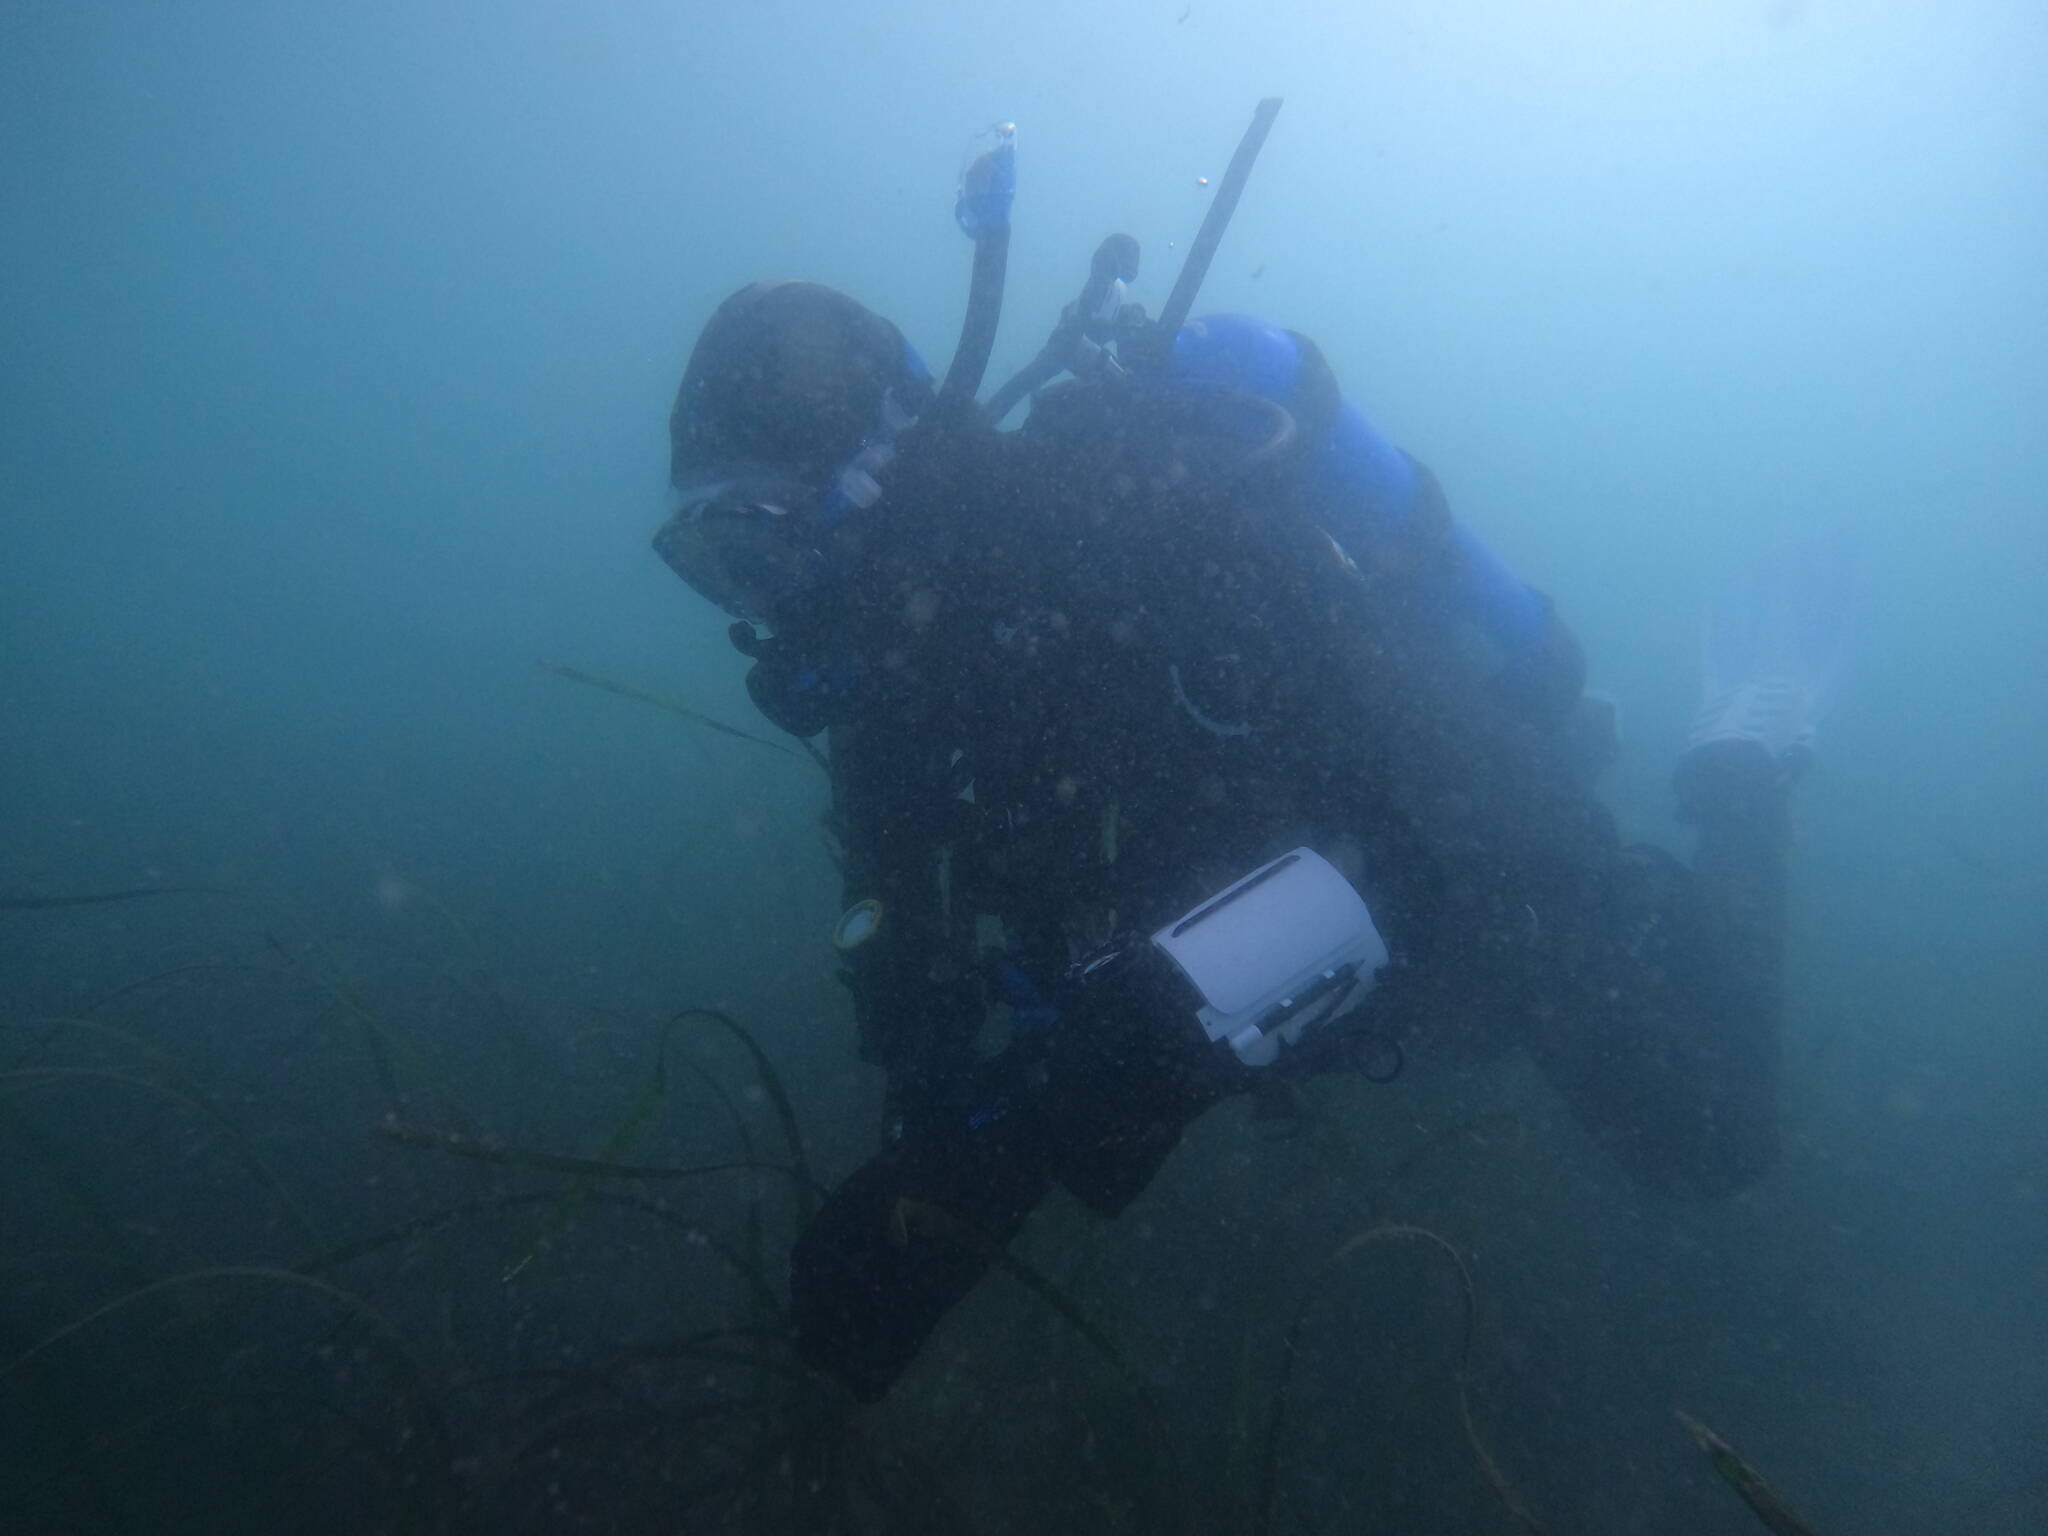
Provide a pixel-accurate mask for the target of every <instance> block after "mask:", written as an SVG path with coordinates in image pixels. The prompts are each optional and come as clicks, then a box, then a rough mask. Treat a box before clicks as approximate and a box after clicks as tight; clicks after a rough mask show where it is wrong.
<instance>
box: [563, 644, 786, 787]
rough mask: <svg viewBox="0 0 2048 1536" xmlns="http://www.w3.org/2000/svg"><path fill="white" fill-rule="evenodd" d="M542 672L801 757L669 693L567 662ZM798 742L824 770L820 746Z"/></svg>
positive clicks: (707, 728)
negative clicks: (818, 747) (691, 705)
mask: <svg viewBox="0 0 2048 1536" xmlns="http://www.w3.org/2000/svg"><path fill="white" fill-rule="evenodd" d="M540 669H541V670H542V671H543V672H551V673H553V674H554V675H555V676H556V677H559V678H563V679H566V680H567V681H569V682H572V683H581V684H582V685H583V686H584V687H586V688H595V689H597V690H599V691H600V692H602V693H609V694H615V695H617V696H618V697H619V698H622V699H631V700H633V701H634V702H635V703H636V704H650V705H652V706H653V707H654V708H656V709H658V710H660V711H662V712H663V713H664V714H670V715H674V716H675V717H676V718H677V719H679V720H687V721H689V722H690V724H692V725H701V726H702V727H703V728H704V729H705V730H707V731H716V732H717V733H718V734H719V735H721V736H730V737H732V738H733V739H734V740H737V741H746V742H752V743H753V744H754V745H755V746H757V747H766V748H767V749H768V750H769V751H771V752H781V753H783V754H785V755H787V756H789V757H795V756H796V755H797V754H796V752H794V751H792V750H791V749H790V748H789V747H787V746H785V745H783V744H782V743H781V742H779V741H770V740H769V739H768V738H767V737H766V736H756V735H755V734H754V733H753V732H752V731H743V730H741V729H740V728H739V727H738V726H736V725H727V724H726V723H725V722H724V721H723V720H720V719H717V718H716V717H714V716H712V715H707V714H705V713H704V711H702V710H701V709H692V708H691V707H690V706H689V705H687V704H685V703H683V702H682V701H681V700H679V699H672V698H670V697H669V696H668V695H667V694H665V693H653V692H650V691H649V690H648V689H645V688H635V687H634V686H633V685H632V684H630V683H619V682H614V681H612V680H611V679H610V678H608V677H599V676H598V675H597V674H596V673H594V672H586V671H584V670H583V669H582V668H581V667H572V666H570V665H569V664H568V663H567V662H565V661H549V660H546V659H543V660H542V661H541V663H540ZM797 742H798V744H799V746H801V747H802V749H803V752H804V755H805V756H807V757H809V758H810V760H811V761H812V762H813V763H814V764H816V765H817V766H818V767H820V768H823V767H824V766H825V760H824V758H823V757H821V756H820V755H819V753H818V749H817V748H816V747H814V746H812V745H811V744H810V742H809V741H807V740H805V739H804V738H803V737H801V736H799V737H798V738H797Z"/></svg>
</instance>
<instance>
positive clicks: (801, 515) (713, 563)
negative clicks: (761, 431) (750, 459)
mask: <svg viewBox="0 0 2048 1536" xmlns="http://www.w3.org/2000/svg"><path fill="white" fill-rule="evenodd" d="M822 499H823V498H822V496H821V493H820V491H819V490H818V488H817V487H816V486H812V485H806V484H804V483H803V482H801V481H799V480H794V479H791V478H789V477H788V476H787V475H778V474H776V473H774V472H773V471H765V470H747V469H742V470H738V471H736V472H734V473H732V474H730V475H727V476H724V477H722V478H719V479H715V480H707V481H704V482H701V483H698V484H695V485H687V486H681V487H678V489H677V492H676V504H675V511H674V512H673V513H672V514H671V515H670V517H669V520H668V521H667V522H665V523H663V524H662V526H661V528H660V530H659V531H658V532H657V533H656V534H655V535H654V549H655V552H656V553H657V554H659V555H660V556H661V558H662V560H663V561H664V562H666V564H667V565H668V567H669V569H670V570H672V571H674V572H675V573H676V574H677V575H678V576H680V577H682V578H683V580H684V581H686V582H688V583H689V584H690V585H691V586H692V587H693V588H695V589H696V590H697V592H699V593H700V594H701V595H703V596H704V597H707V598H709V599H710V600H711V601H712V602H714V603H716V604H717V605H718V606H719V607H720V608H723V609H724V610H725V611H726V612H727V613H729V614H731V615H732V616H733V617H734V618H736V619H744V620H745V621H747V622H748V623H750V624H776V623H786V622H788V620H789V618H790V616H791V613H792V612H793V610H794V608H795V606H796V605H797V604H799V603H800V602H801V600H802V599H803V598H804V597H805V595H806V594H808V593H809V592H810V591H812V590H813V589H814V588H815V587H816V586H817V584H818V581H819V578H820V574H821V572H822V570H823V567H824V561H825V557H824V554H823V552H822V551H821V550H820V549H819V548H818V542H819V537H820V535H821V534H822V533H823V532H824V531H825V530H824V529H823V528H822V527H820V526H819V520H818V518H817V515H816V513H817V509H818V507H819V505H820V502H821V500H822Z"/></svg>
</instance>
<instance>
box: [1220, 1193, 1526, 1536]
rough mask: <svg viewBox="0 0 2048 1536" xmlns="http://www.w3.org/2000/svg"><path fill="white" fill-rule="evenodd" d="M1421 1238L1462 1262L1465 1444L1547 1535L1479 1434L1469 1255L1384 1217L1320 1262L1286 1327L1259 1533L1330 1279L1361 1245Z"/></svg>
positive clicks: (1459, 1376)
mask: <svg viewBox="0 0 2048 1536" xmlns="http://www.w3.org/2000/svg"><path fill="white" fill-rule="evenodd" d="M1389 1242H1419V1243H1424V1244H1427V1245H1429V1246H1431V1247H1433V1248H1435V1249H1436V1250H1437V1251H1438V1252H1439V1253H1441V1254H1443V1255H1444V1256H1445V1257H1446V1258H1448V1259H1449V1260H1450V1261H1451V1263H1452V1264H1453V1265H1455V1266H1456V1267H1457V1271H1458V1281H1459V1285H1460V1288H1461V1295H1462V1296H1463V1299H1464V1321H1463V1325H1462V1328H1461V1330H1460V1338H1459V1344H1458V1363H1457V1366H1456V1368H1455V1370H1454V1372H1453V1379H1454V1380H1455V1381H1456V1382H1457V1386H1458V1417H1459V1421H1460V1423H1461V1424H1462V1425H1463V1427H1464V1431H1465V1441H1466V1444H1467V1445H1469V1446H1470V1447H1471V1450H1472V1459H1473V1461H1474V1462H1475V1463H1476V1465H1477V1466H1478V1468H1479V1474H1480V1476H1481V1477H1482V1478H1484V1479H1485V1481H1486V1485H1487V1487H1489V1488H1490V1489H1492V1490H1493V1493H1494V1496H1495V1497H1496V1498H1497V1499H1499V1500H1500V1503H1501V1506H1502V1508H1503V1509H1505V1510H1506V1511H1507V1513H1508V1515H1509V1516H1510V1518H1512V1519H1513V1520H1514V1521H1515V1522H1516V1524H1518V1525H1520V1526H1521V1527H1522V1529H1524V1530H1525V1531H1529V1532H1531V1533H1532V1536H1544V1526H1543V1524H1542V1523H1541V1522H1540V1521H1539V1520H1538V1519H1537V1518H1536V1516H1535V1515H1534V1514H1532V1513H1531V1512H1530V1510H1529V1507H1528V1505H1527V1504H1525V1503H1524V1502H1523V1500H1522V1497H1521V1495H1520V1494H1518V1493H1516V1492H1515V1490H1514V1487H1513V1486H1512V1485H1511V1484H1510V1483H1509V1482H1508V1480H1507V1477H1506V1475H1505V1474H1503V1473H1502V1471H1501V1469H1500V1464H1499V1463H1498V1462H1496V1461H1495V1460H1494V1459H1493V1455H1492V1453H1491V1452H1490V1451H1488V1450H1487V1448H1486V1443H1485V1441H1483V1440H1482V1439H1481V1438H1480V1436H1479V1427H1478V1425H1477V1424H1476V1423H1475V1422H1474V1420H1473V1417H1472V1335H1473V1331H1474V1326H1475V1324H1476V1321H1477V1310H1478V1308H1477V1301H1476V1297H1475V1295H1474V1291H1473V1285H1472V1271H1471V1270H1470V1269H1469V1268H1468V1267H1467V1266H1466V1264H1465V1259H1464V1255H1462V1254H1460V1253H1459V1252H1458V1250H1457V1249H1456V1248H1454V1247H1452V1246H1451V1244H1450V1243H1449V1242H1447V1241H1445V1240H1444V1239H1443V1238H1441V1237H1439V1236H1438V1235H1437V1234H1436V1233H1434V1232H1432V1231H1430V1230H1429V1229H1428V1228H1427V1227H1416V1226H1408V1225H1405V1224H1403V1223H1400V1222H1385V1223H1382V1224H1381V1225H1379V1226H1375V1227H1368V1228H1366V1230H1364V1231H1363V1232H1357V1233H1354V1234H1352V1236H1350V1237H1348V1238H1346V1239H1345V1240H1344V1241H1343V1242H1342V1243H1339V1244H1338V1245H1337V1247H1336V1248H1335V1249H1333V1250H1332V1251H1331V1252H1330V1254H1329V1255H1328V1256H1327V1257H1326V1258H1325V1259H1324V1260H1323V1262H1322V1263H1321V1264H1320V1265H1319V1266H1318V1267H1317V1269H1316V1272H1315V1274H1314V1275H1313V1276H1312V1277H1311V1278H1310V1280H1309V1284H1308V1289H1307V1291H1306V1292H1305V1293H1304V1294H1303V1296H1302V1298H1301V1302H1300V1304H1299V1305H1298V1306H1297V1307H1296V1308H1295V1312H1294V1321H1293V1322H1292V1323H1291V1324H1290V1325H1289V1326H1288V1329H1287V1343H1286V1348H1285V1352H1284V1354H1283V1356H1282V1358H1281V1367H1280V1384H1279V1386H1278V1388H1276V1389H1275V1391H1274V1394H1273V1411H1272V1414H1271V1416H1270V1417H1269V1418H1268V1420H1267V1426H1266V1447H1265V1454H1264V1456H1263V1457H1262V1458H1261V1461H1260V1467H1259V1488H1258V1502H1257V1504H1256V1506H1255V1508H1254V1511H1253V1519H1254V1521H1255V1524H1254V1526H1253V1529H1254V1530H1255V1531H1256V1532H1257V1533H1258V1536H1266V1533H1268V1532H1270V1531H1271V1530H1272V1528H1273V1511H1274V1507H1275V1505H1276V1503H1277V1501H1278V1497H1279V1463H1280V1444H1281V1439H1282V1434H1283V1431H1284V1430H1285V1428H1286V1422H1287V1411H1288V1404H1289V1396H1290V1387H1291V1384H1292V1381H1293V1375H1294V1362H1295V1360H1296V1358H1297V1357H1298V1355H1299V1353H1300V1348H1301V1337H1302V1333H1303V1331H1304V1329H1305V1328H1306V1326H1307V1323H1308V1317H1309V1313H1310V1311H1311V1310H1312V1309H1313V1308H1314V1306H1315V1304H1316V1302H1317V1301H1318V1300H1320V1299H1321V1297H1322V1295H1323V1293H1324V1291H1325V1290H1326V1289H1327V1288H1328V1286H1329V1284H1330V1282H1331V1281H1332V1280H1333V1279H1334V1278H1335V1277H1336V1275H1337V1273H1338V1271H1339V1270H1340V1269H1342V1268H1343V1266H1344V1263H1345V1261H1346V1260H1348V1259H1349V1258H1350V1257H1351V1256H1352V1255H1353V1254H1355V1253H1357V1252H1359V1251H1360V1250H1361V1249H1364V1248H1368V1247H1371V1246H1373V1245H1375V1244H1379V1243H1389Z"/></svg>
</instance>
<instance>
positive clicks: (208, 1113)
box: [0, 1019, 322, 1249]
mask: <svg viewBox="0 0 2048 1536" xmlns="http://www.w3.org/2000/svg"><path fill="white" fill-rule="evenodd" d="M51 1025H55V1026H57V1027H58V1028H60V1029H70V1030H76V1031H78V1032H81V1033H85V1034H89V1035H93V1036H96V1037H99V1038H102V1039H106V1040H111V1041H116V1042H119V1043H120V1044H122V1045H124V1046H126V1047H128V1048H129V1049H131V1050H134V1051H136V1052H137V1053H138V1054H140V1055H142V1056H144V1057H146V1058H148V1060H149V1061H150V1062H152V1063H153V1064H154V1065H155V1067H156V1068H157V1070H158V1071H159V1072H160V1073H162V1074H163V1076H162V1077H161V1078H158V1077H143V1076H140V1075H138V1074H136V1073H133V1072H121V1071H116V1070H114V1069H112V1068H107V1067H17V1068H14V1069H12V1070H10V1071H6V1072H0V1095H11V1094H14V1093H20V1092H27V1091H30V1090H33V1089H36V1088H43V1087H51V1086H55V1085H60V1084H65V1083H74V1082H98V1083H110V1084H116V1085H119V1086H121V1087H125V1088H129V1089H134V1090H137V1091H139V1092H143V1093H150V1094H159V1095H162V1096H164V1097H167V1098H170V1099H173V1100H175V1101H177V1102H178V1103H181V1104H183V1105H185V1106H186V1107H187V1108H188V1109H190V1110H192V1111H193V1112H194V1113H195V1114H197V1115H198V1116H199V1118H200V1119H201V1120H202V1121H203V1122H204V1123H206V1124H207V1125H209V1126H211V1127H212V1128H213V1129H214V1130H215V1131H216V1132H218V1133H219V1134H220V1136H221V1139H222V1140H223V1142H224V1143H225V1144H226V1145H227V1147H228V1150H229V1151H230V1152H231V1153H232V1154H233V1156H234V1158H235V1160H236V1161H237V1162H239V1163H240V1164H241V1165H242V1167H243V1169H244V1170H245V1171H247V1173H248V1174H249V1176H250V1177H251V1178H253V1179H255V1180H256V1182H257V1183H259V1184H261V1185H262V1186H263V1187H264V1188H265V1189H266V1190H268V1191H269V1192H270V1194H271V1197H272V1199H274V1200H275V1201H276V1202H277V1208H278V1210H279V1211H280V1212H281V1213H282V1214H283V1215H284V1217H285V1219H286V1220H287V1221H288V1222H290V1223H291V1225H292V1227H293V1229H294V1231H295V1232H296V1233H297V1234H298V1237H299V1239H300V1241H301V1242H302V1243H304V1244H305V1246H306V1247H307V1248H309V1249H318V1248H320V1247H321V1246H322V1240H321V1237H320V1234H319V1233H318V1231H316V1230H315V1228H314V1226H313V1223H312V1220H311V1219H310V1218H309V1217H308V1216H307V1215H306V1214H305V1212H304V1211H302V1210H301V1209H300V1208H299V1204H298V1202H297V1201H296V1200H294V1199H293V1198H292V1195H291V1192H290V1191H289V1190H287V1189H286V1188H285V1186H284V1181H283V1180H281V1179H279V1178H278V1176H277V1175H276V1174H275V1173H274V1172H272V1171H271V1168H270V1165H269V1164H268V1163H266V1162H265V1161H264V1160H263V1158H262V1157H260V1156H259V1155H258V1154H257V1152H256V1147H255V1144H254V1143H253V1142H252V1141H251V1140H250V1139H249V1137H248V1135H247V1133H246V1132H244V1131H243V1129H242V1127H241V1125H240V1124H239V1123H238V1122H237V1121H236V1120H235V1119H234V1117H233V1116H231V1115H229V1114H227V1113H226V1112H225V1111H223V1110H222V1109H221V1107H220V1106H219V1105H218V1104H216V1103H215V1102H214V1101H213V1098H212V1097H211V1095H209V1094H208V1093H207V1092H206V1091H205V1090H204V1089H203V1088H201V1087H200V1086H199V1085H198V1083H196V1082H194V1081H191V1080H190V1079H189V1078H188V1077H186V1076H185V1074H184V1072H183V1070H182V1069H181V1068H180V1067H179V1066H178V1064H177V1061H176V1058H175V1057H173V1056H172V1055H171V1053H169V1052H168V1051H165V1050H164V1049H163V1048H162V1047H161V1046H157V1045H153V1044H152V1043H150V1042H149V1041H147V1040H144V1039H143V1038H141V1037H140V1036H138V1035H135V1034H132V1033H131V1032H129V1031H127V1030H124V1029H117V1028H115V1027H114V1026H113V1025H110V1024H101V1023H99V1022H97V1021H95V1020H91V1019H57V1020H47V1019H46V1020H40V1021H38V1022H37V1023H36V1024H31V1025H27V1026H22V1025H17V1024H12V1023H10V1022H9V1021H6V1020H0V1028H22V1027H26V1028H37V1027H48V1026H51Z"/></svg>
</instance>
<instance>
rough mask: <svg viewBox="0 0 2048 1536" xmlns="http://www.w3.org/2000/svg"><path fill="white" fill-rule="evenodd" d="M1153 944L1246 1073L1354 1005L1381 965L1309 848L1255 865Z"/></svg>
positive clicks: (1365, 926) (1360, 909)
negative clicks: (1189, 989)
mask: <svg viewBox="0 0 2048 1536" xmlns="http://www.w3.org/2000/svg"><path fill="white" fill-rule="evenodd" d="M1152 943H1153V944H1154V945H1155V946H1156V947H1157V948H1158V949H1160V950H1161V951H1162V952H1164V953H1165V955H1166V957H1167V958H1168V959H1169V960H1171V961H1172V962H1173V963H1174V965H1175V966H1176V967H1177V968H1178V969H1179V970H1180V973H1181V974H1182V975H1183V976H1185V977H1186V978H1187V979H1188V981H1189V982H1191V983H1192V984H1193V986H1194V988H1195V991H1196V992H1197V993H1199V994H1200V996H1201V999H1202V1006H1201V1009H1200V1010H1199V1012H1198V1015H1197V1017H1198V1018H1199V1019H1200V1020H1201V1024H1202V1030H1203V1032H1204V1033H1205V1034H1207V1035H1208V1037H1209V1038H1210V1039H1211V1040H1220V1041H1227V1042H1228V1043H1229V1045H1230V1049H1231V1050H1232V1051H1233V1052H1235V1053H1236V1056H1237V1059H1238V1060H1239V1061H1241V1062H1243V1063H1244V1064H1245V1065H1246V1066H1248V1067H1263V1066H1268V1065H1270V1064H1271V1063H1272V1062H1274V1061H1275V1060H1277V1059H1278V1057H1279V1055H1280V1051H1281V1048H1282V1047H1283V1046H1291V1045H1294V1044H1297V1043H1298V1042H1299V1041H1300V1040H1301V1038H1302V1037H1303V1036H1304V1035H1306V1034H1307V1033H1308V1031H1309V1030H1310V1029H1311V1028H1313V1027H1316V1026H1319V1025H1322V1024H1326V1023H1328V1022H1329V1021H1330V1020H1331V1019H1334V1018H1336V1017H1337V1016H1338V1015H1339V1014H1342V1013H1348V1012H1349V1011H1350V1010H1351V1009H1353V1008H1355V1007H1357V1006H1358V1004H1359V1003H1361V1002H1363V1001H1364V1000H1365V996H1366V994H1367V993H1369V992H1370V991H1372V989H1373V984H1374V981H1375V979H1376V974H1377V972H1378V971H1379V969H1380V967H1381V966H1383V965H1385V964H1386V963H1387V945H1386V941H1385V940H1384V939H1382V938H1381V937H1380V933H1379V930H1378V929H1377V928H1375V927H1374V926H1373V921H1372V913H1371V912H1370V911H1368V910H1367V908H1366V905H1365V902H1364V901H1363V900H1362V899H1361V898H1360V896H1359V894H1358V892H1357V891H1355V890H1353V889H1352V888H1351V883H1350V882H1349V881H1348V880H1346V879H1345V878H1344V876H1343V875H1342V874H1340V873H1338V871H1337V869H1336V867H1335V866H1334V865H1332V864H1331V863H1330V862H1329V861H1328V860H1326V859H1324V858H1323V857H1322V856H1321V855H1319V854H1317V853H1316V852H1315V851H1314V850H1313V849H1309V848H1297V849H1295V850H1294V851H1293V852H1292V853H1287V854H1282V855H1281V856H1280V857H1279V858H1277V859H1275V860H1273V861H1272V862H1271V863H1270V864H1264V865H1261V866H1260V867H1259V868H1257V869H1255V870H1253V871H1252V872H1251V873H1250V874H1248V875H1246V876H1245V877H1244V878H1243V879H1242V880H1239V881H1237V882H1236V883H1234V884H1232V885H1230V886H1228V887H1227V888H1225V889H1224V890H1223V891H1221V892H1219V893H1218V894H1216V895H1215V896H1212V897H1210V898H1209V899H1208V900H1207V901H1205V902H1203V903H1202V904H1201V905H1200V906H1198V907H1196V908H1195V909H1194V910H1193V911H1192V912H1189V913H1188V914H1187V915H1186V916H1185V917H1183V918H1181V919H1180V920H1179V921H1178V922H1174V923H1169V924H1167V926H1166V927H1164V928H1161V929H1160V930H1159V931H1158V932H1157V933H1155V934H1153V935H1152Z"/></svg>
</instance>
